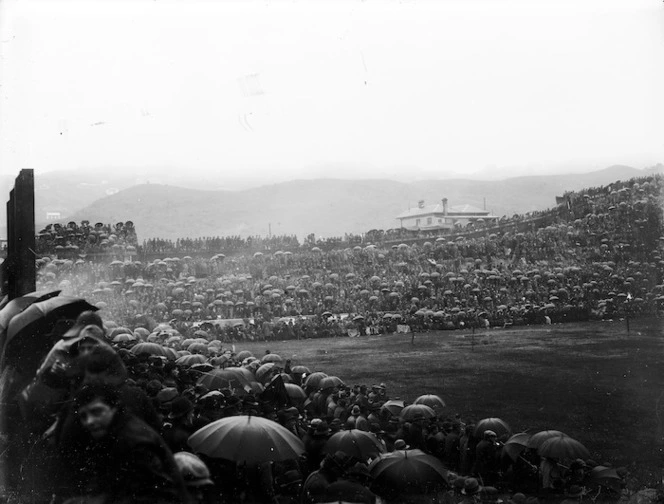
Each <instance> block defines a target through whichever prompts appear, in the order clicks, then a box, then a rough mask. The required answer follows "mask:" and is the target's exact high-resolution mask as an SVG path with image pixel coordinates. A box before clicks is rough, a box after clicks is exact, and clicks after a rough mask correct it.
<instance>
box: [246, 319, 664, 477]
mask: <svg viewBox="0 0 664 504" xmlns="http://www.w3.org/2000/svg"><path fill="white" fill-rule="evenodd" d="M662 328H663V326H662V323H661V322H660V321H659V320H657V319H650V320H636V321H634V320H632V321H630V332H629V334H628V333H627V325H626V323H625V321H616V322H592V323H584V324H565V325H555V326H536V327H519V328H511V329H491V330H488V331H482V332H477V333H476V334H475V335H474V336H473V334H472V332H470V331H436V332H430V333H425V334H417V335H416V336H415V341H414V344H411V335H390V336H372V337H361V338H339V339H324V340H301V341H283V342H282V341H279V342H270V343H262V342H260V343H256V342H253V343H250V344H237V345H236V350H238V351H239V350H245V349H246V350H251V351H252V352H254V354H255V355H256V356H258V357H260V355H262V354H263V353H264V352H265V350H266V349H268V348H269V350H270V351H271V352H273V353H277V354H279V355H281V356H282V357H283V358H291V359H292V361H293V364H303V365H306V366H308V367H309V368H310V369H311V370H312V371H324V372H326V373H328V374H329V375H336V376H339V377H340V378H341V379H342V380H344V382H345V383H346V384H347V385H352V384H356V383H357V384H361V383H364V384H367V385H372V384H374V383H379V382H384V383H385V384H386V385H387V387H388V394H389V396H390V398H392V399H396V398H399V399H404V400H406V401H413V400H414V399H415V398H416V397H417V396H418V395H421V394H425V393H429V394H438V395H440V396H441V397H442V398H443V399H444V400H445V402H446V403H447V406H448V408H447V409H448V412H449V414H450V415H451V416H452V415H454V414H456V413H459V414H460V415H461V417H462V419H463V420H464V421H466V422H468V421H469V420H480V419H482V418H484V417H490V416H497V417H500V418H502V419H503V420H505V421H507V422H508V423H509V424H510V425H511V427H512V430H513V431H514V432H519V431H525V430H543V429H557V430H561V431H563V432H565V433H566V434H568V435H570V436H572V437H574V438H576V439H578V440H579V441H581V442H582V443H584V444H585V445H586V446H587V447H588V449H589V450H590V452H591V454H592V456H593V458H594V459H595V460H596V461H597V462H599V463H602V462H610V463H612V464H613V465H614V466H616V467H618V466H626V467H627V468H628V469H629V471H630V478H629V481H628V484H629V486H630V487H632V488H638V487H642V486H644V485H654V484H656V483H657V482H659V481H661V478H662V467H664V425H663V422H664V337H663V334H662V333H663V331H662Z"/></svg>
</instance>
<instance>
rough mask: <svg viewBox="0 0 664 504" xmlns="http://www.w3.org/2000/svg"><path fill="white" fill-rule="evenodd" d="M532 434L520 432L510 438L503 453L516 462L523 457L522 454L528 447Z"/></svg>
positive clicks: (504, 446)
mask: <svg viewBox="0 0 664 504" xmlns="http://www.w3.org/2000/svg"><path fill="white" fill-rule="evenodd" d="M529 439H530V434H528V433H526V432H519V433H518V434H514V435H513V436H512V437H510V438H509V439H508V440H507V441H505V444H504V445H503V453H505V454H507V455H508V456H509V458H511V459H512V460H514V461H516V459H518V458H519V455H521V452H523V450H525V449H526V448H527V447H528V440H529Z"/></svg>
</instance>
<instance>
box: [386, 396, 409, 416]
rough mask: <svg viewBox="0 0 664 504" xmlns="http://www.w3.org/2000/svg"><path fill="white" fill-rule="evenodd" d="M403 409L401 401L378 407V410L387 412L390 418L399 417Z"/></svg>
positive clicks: (392, 401)
mask: <svg viewBox="0 0 664 504" xmlns="http://www.w3.org/2000/svg"><path fill="white" fill-rule="evenodd" d="M403 408H404V403H403V401H396V400H390V401H386V402H385V404H383V405H382V406H381V407H380V409H381V410H383V411H389V413H390V414H391V415H392V416H399V415H400V414H401V410H403Z"/></svg>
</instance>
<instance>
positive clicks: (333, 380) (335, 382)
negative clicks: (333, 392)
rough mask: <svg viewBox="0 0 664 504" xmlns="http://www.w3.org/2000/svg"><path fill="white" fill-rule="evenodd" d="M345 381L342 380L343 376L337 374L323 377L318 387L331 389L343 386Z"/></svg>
mask: <svg viewBox="0 0 664 504" xmlns="http://www.w3.org/2000/svg"><path fill="white" fill-rule="evenodd" d="M343 385H344V382H343V381H341V378H339V377H337V376H327V377H325V378H323V379H322V380H321V381H320V383H319V384H318V388H320V389H329V388H334V387H340V386H343Z"/></svg>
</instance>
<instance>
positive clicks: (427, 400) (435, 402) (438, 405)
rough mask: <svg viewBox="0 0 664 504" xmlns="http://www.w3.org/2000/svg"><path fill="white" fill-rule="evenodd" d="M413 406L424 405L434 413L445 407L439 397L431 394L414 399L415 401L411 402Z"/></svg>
mask: <svg viewBox="0 0 664 504" xmlns="http://www.w3.org/2000/svg"><path fill="white" fill-rule="evenodd" d="M413 404H424V405H425V406H429V408H431V409H433V410H434V411H436V412H438V411H440V410H441V409H443V408H444V407H445V401H443V400H442V399H441V398H440V396H437V395H433V394H425V395H421V396H420V397H418V398H417V399H415V401H413Z"/></svg>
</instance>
